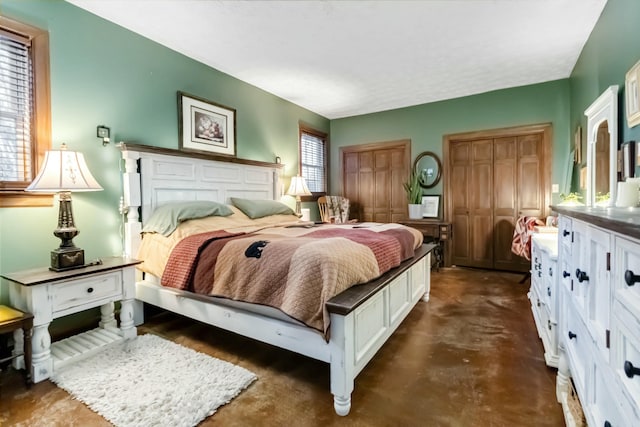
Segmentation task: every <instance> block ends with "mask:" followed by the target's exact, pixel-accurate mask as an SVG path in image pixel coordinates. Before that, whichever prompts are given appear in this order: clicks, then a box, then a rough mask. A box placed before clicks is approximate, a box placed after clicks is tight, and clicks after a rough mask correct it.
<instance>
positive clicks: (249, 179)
mask: <svg viewBox="0 0 640 427" xmlns="http://www.w3.org/2000/svg"><path fill="white" fill-rule="evenodd" d="M245 182H246V183H247V184H272V183H273V174H272V173H271V171H268V170H264V169H262V170H261V169H257V168H247V170H246V171H245Z"/></svg>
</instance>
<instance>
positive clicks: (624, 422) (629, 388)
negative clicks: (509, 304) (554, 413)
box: [553, 207, 640, 427]
mask: <svg viewBox="0 0 640 427" xmlns="http://www.w3.org/2000/svg"><path fill="white" fill-rule="evenodd" d="M553 209H554V210H555V211H556V212H557V213H558V214H559V235H558V239H559V245H558V246H559V250H558V280H559V295H558V296H559V299H558V303H559V304H558V306H559V328H558V338H559V340H558V343H559V348H560V359H559V362H558V378H557V388H556V391H557V396H558V401H559V402H561V403H562V404H563V409H564V410H565V419H566V420H567V425H575V422H576V420H575V419H574V418H573V416H572V415H571V413H570V411H569V408H568V406H569V405H568V404H567V400H568V395H569V393H570V387H571V383H570V381H573V386H574V387H575V390H576V391H577V394H578V397H579V399H580V403H581V405H582V410H583V412H584V416H585V418H586V421H587V423H588V425H589V426H613V427H616V426H640V212H631V211H628V210H620V209H611V208H609V209H607V208H586V207H581V208H564V207H554V208H553Z"/></svg>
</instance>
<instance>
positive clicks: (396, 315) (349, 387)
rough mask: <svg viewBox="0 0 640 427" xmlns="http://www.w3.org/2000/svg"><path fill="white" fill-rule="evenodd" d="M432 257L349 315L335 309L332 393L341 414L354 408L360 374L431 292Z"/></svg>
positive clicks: (332, 327)
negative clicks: (354, 396)
mask: <svg viewBox="0 0 640 427" xmlns="http://www.w3.org/2000/svg"><path fill="white" fill-rule="evenodd" d="M430 257H431V254H427V255H426V256H424V257H423V258H421V259H420V260H419V261H418V262H416V263H415V264H413V265H412V266H411V267H410V268H409V269H407V270H406V271H404V272H403V273H402V274H400V275H399V276H397V277H395V278H394V279H392V280H391V281H390V282H388V283H387V284H385V285H384V286H383V287H382V288H381V289H380V290H378V291H377V292H376V293H375V294H374V295H372V296H371V297H369V298H368V299H367V300H366V301H364V302H363V303H362V304H361V305H359V306H358V307H357V308H355V310H353V311H351V312H349V313H347V314H346V315H344V314H338V313H331V342H330V346H331V361H330V364H331V393H332V394H333V405H334V408H335V411H336V413H337V414H338V415H347V414H348V413H349V410H350V409H351V392H352V391H353V387H354V380H355V378H356V376H357V375H358V374H359V373H360V371H362V369H363V368H364V367H365V366H366V365H367V363H369V361H370V360H371V359H372V358H373V357H374V355H375V354H376V353H377V351H378V350H379V349H380V347H382V345H383V344H384V343H385V342H386V341H387V339H388V338H389V337H390V336H391V335H392V334H393V332H394V331H395V330H396V329H397V328H398V326H399V325H400V323H401V322H402V321H403V320H404V318H405V317H406V316H407V315H408V314H409V312H410V311H411V309H412V308H413V307H414V306H415V305H416V303H417V302H418V301H420V299H421V298H423V297H424V296H426V295H428V293H429V288H430V286H429V283H430V280H429V279H430V270H429V268H428V266H430V265H431V259H430ZM339 297H340V296H339Z"/></svg>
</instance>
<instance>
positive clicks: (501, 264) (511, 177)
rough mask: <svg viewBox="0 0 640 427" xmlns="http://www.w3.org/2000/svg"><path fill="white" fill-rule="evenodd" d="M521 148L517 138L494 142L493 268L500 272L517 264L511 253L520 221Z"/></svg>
mask: <svg viewBox="0 0 640 427" xmlns="http://www.w3.org/2000/svg"><path fill="white" fill-rule="evenodd" d="M517 151H518V144H517V138H516V137H506V138H497V139H495V140H494V153H495V158H494V165H493V170H494V177H495V187H494V201H495V203H494V208H493V213H494V216H493V230H494V233H493V247H494V267H495V268H497V269H500V270H505V269H510V267H511V264H513V263H514V262H518V260H517V258H520V257H518V256H516V255H515V254H514V253H513V252H511V241H512V238H513V230H514V227H515V218H516V217H517V215H518V213H517V206H516V203H517V195H516V192H517V182H518V152H517Z"/></svg>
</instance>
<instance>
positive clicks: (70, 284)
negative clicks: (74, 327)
mask: <svg viewBox="0 0 640 427" xmlns="http://www.w3.org/2000/svg"><path fill="white" fill-rule="evenodd" d="M139 263H140V261H137V260H134V259H130V258H120V257H114V258H105V259H103V260H102V264H100V265H93V266H89V267H83V268H79V269H76V270H70V271H64V272H54V271H50V270H49V269H47V268H38V269H33V270H24V271H19V272H15V273H10V274H4V275H2V277H3V278H5V279H7V280H8V281H9V285H10V286H9V297H10V300H11V305H13V306H14V307H16V308H18V309H20V310H23V311H27V312H30V313H33V337H32V339H31V343H32V351H33V358H32V362H31V374H32V379H33V382H36V383H37V382H40V381H42V380H45V379H47V378H49V377H50V376H51V374H52V373H53V371H54V370H55V369H56V368H60V367H62V366H64V365H67V364H69V363H72V362H73V361H76V360H78V359H79V358H81V357H86V356H88V355H90V354H93V353H95V352H97V351H99V350H100V349H101V348H103V347H104V346H106V345H110V344H112V343H115V342H118V341H122V340H124V339H129V338H133V337H135V336H136V334H137V332H136V328H135V327H134V325H133V301H134V298H135V265H136V264H139ZM115 301H121V308H120V328H118V326H117V323H116V319H115V317H114V302H115ZM98 306H99V307H100V324H99V327H98V328H96V329H93V330H91V331H88V332H84V333H81V334H78V335H75V336H72V337H69V338H66V339H64V340H61V341H58V342H55V343H53V344H52V343H51V336H50V335H49V324H50V323H51V321H52V320H53V319H57V318H59V317H62V316H66V315H69V314H73V313H78V312H81V311H84V310H87V309H90V308H93V307H98ZM22 346H23V342H22V340H19V339H18V340H16V351H19V350H21V349H22ZM22 363H24V362H23V361H22Z"/></svg>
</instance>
